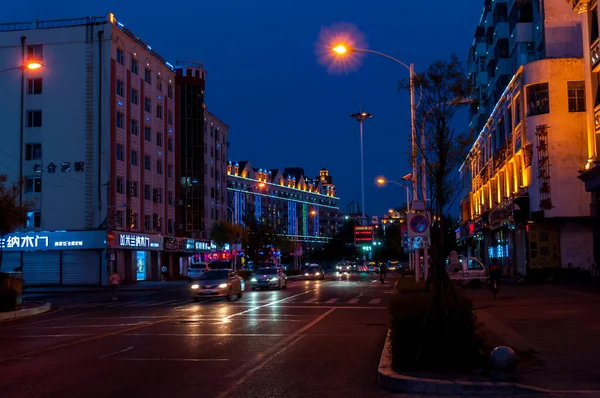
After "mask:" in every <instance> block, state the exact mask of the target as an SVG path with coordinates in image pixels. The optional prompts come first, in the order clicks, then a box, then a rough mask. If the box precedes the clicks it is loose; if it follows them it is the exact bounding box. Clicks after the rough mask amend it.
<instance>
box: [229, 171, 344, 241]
mask: <svg viewBox="0 0 600 398" xmlns="http://www.w3.org/2000/svg"><path fill="white" fill-rule="evenodd" d="M335 195H336V191H335V185H334V184H333V180H332V178H331V176H330V175H329V171H328V170H326V169H321V170H320V171H319V175H318V176H317V177H315V178H310V177H308V176H306V174H305V173H304V170H303V169H302V168H299V167H292V168H285V169H283V170H280V169H270V170H268V169H256V168H253V167H252V165H251V164H250V162H247V161H243V162H229V165H228V166H227V203H228V206H229V208H230V209H231V212H232V215H233V223H234V224H240V225H243V224H245V223H246V221H247V220H248V219H250V218H254V219H255V220H257V221H258V222H261V223H268V224H269V225H271V226H272V227H273V228H274V229H275V230H276V231H277V233H278V234H279V235H281V236H284V237H286V238H289V239H291V240H295V241H299V242H301V243H302V244H303V245H304V246H306V247H310V248H315V247H320V246H321V245H322V244H324V243H326V242H327V241H328V240H329V239H331V238H332V237H333V236H334V235H335V234H336V231H337V220H338V212H339V198H337V197H336V196H335Z"/></svg>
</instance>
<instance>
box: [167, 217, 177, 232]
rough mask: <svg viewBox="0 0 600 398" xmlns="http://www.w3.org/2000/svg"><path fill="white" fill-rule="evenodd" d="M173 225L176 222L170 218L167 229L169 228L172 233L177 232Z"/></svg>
mask: <svg viewBox="0 0 600 398" xmlns="http://www.w3.org/2000/svg"><path fill="white" fill-rule="evenodd" d="M173 226H174V222H173V220H168V221H167V229H168V233H170V234H172V233H175V231H174V229H173Z"/></svg>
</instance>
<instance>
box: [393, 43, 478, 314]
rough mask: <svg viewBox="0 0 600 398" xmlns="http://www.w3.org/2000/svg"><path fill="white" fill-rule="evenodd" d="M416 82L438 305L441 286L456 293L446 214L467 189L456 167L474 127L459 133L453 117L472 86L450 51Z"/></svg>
mask: <svg viewBox="0 0 600 398" xmlns="http://www.w3.org/2000/svg"><path fill="white" fill-rule="evenodd" d="M413 83H414V86H415V90H416V92H417V93H418V95H419V97H420V99H419V103H418V108H417V110H416V114H417V124H416V125H417V126H418V128H420V130H418V131H417V132H416V143H417V151H418V153H417V154H416V156H417V157H420V158H421V159H422V161H423V163H424V166H425V167H424V168H425V170H424V171H425V176H426V177H427V187H428V193H429V195H428V196H429V198H430V200H431V201H430V203H429V208H430V209H431V210H432V211H433V213H434V220H435V222H434V223H433V225H432V239H431V241H432V259H433V260H434V262H433V264H434V266H433V267H432V272H431V275H430V276H431V278H432V279H433V281H434V283H435V293H434V303H432V304H434V305H435V304H441V303H440V301H441V290H442V285H446V286H447V287H448V290H450V291H451V292H453V293H454V290H453V289H452V286H451V284H450V278H449V277H448V273H447V272H446V267H445V258H446V256H447V255H448V250H447V246H448V245H447V242H446V240H445V239H444V236H445V235H446V233H445V232H446V220H447V217H446V215H447V212H448V210H449V208H450V207H451V206H452V204H453V203H454V202H455V201H456V199H457V198H458V197H459V195H460V194H461V192H462V191H463V186H462V184H461V178H460V174H459V172H458V168H459V166H460V165H461V164H462V162H463V161H464V159H465V158H466V156H467V154H468V151H469V148H470V145H471V144H472V142H473V139H474V134H473V132H472V131H469V132H466V133H459V132H457V131H456V130H455V129H454V127H453V126H452V121H453V119H454V116H455V115H456V112H457V111H458V110H459V107H460V106H461V105H464V104H465V103H469V102H473V101H472V100H468V98H469V96H470V94H471V87H470V84H469V80H468V78H467V77H466V75H465V73H464V70H463V68H462V63H461V62H460V61H459V60H458V58H457V57H456V55H452V56H451V57H450V60H449V61H435V62H434V63H432V64H431V65H430V66H429V67H428V68H427V71H426V72H425V73H421V74H417V75H416V76H415V77H414V80H413ZM408 85H409V82H408V81H402V82H400V88H401V89H406V88H408ZM473 106H476V104H473ZM422 136H423V137H424V139H423V138H422ZM422 172H423V170H421V173H422ZM422 177H423V176H422V175H421V178H422ZM429 281H430V280H428V281H427V285H429Z"/></svg>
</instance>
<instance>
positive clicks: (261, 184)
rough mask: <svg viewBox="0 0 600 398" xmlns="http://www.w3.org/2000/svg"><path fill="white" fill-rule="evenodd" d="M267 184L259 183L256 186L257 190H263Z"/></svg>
mask: <svg viewBox="0 0 600 398" xmlns="http://www.w3.org/2000/svg"><path fill="white" fill-rule="evenodd" d="M266 185H267V184H265V183H264V182H261V183H260V184H258V187H259V188H264V187H265V186H266Z"/></svg>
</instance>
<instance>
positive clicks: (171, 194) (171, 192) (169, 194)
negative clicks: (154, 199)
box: [167, 191, 173, 205]
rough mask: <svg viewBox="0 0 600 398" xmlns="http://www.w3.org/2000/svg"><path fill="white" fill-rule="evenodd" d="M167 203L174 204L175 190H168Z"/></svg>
mask: <svg viewBox="0 0 600 398" xmlns="http://www.w3.org/2000/svg"><path fill="white" fill-rule="evenodd" d="M167 203H168V204H170V205H173V191H169V192H167Z"/></svg>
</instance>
